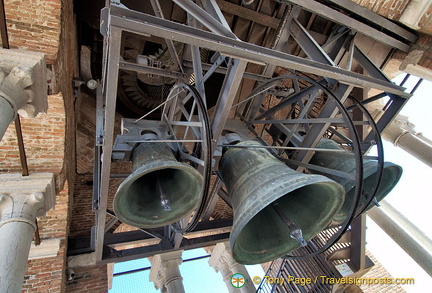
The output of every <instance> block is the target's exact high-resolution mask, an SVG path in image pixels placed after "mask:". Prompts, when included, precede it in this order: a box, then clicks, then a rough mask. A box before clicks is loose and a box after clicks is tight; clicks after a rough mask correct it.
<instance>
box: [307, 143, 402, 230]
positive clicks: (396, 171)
mask: <svg viewBox="0 0 432 293" xmlns="http://www.w3.org/2000/svg"><path fill="white" fill-rule="evenodd" d="M317 148H322V149H336V150H345V149H344V148H343V147H341V146H340V145H339V144H338V143H337V142H335V141H334V140H331V139H327V138H323V139H321V141H320V142H319V143H318V144H317ZM310 162H311V163H312V164H314V165H318V166H322V167H326V168H330V169H334V170H338V171H342V172H346V173H349V174H352V175H354V174H355V168H356V164H355V158H354V156H353V154H352V153H351V152H349V151H346V152H344V153H340V152H338V153H329V152H316V153H315V154H314V156H313V157H312V159H311V161H310ZM383 165H384V166H383V167H384V168H383V175H382V178H381V184H380V186H379V188H378V191H377V193H376V194H375V198H376V200H377V201H378V202H379V201H381V200H382V199H383V198H384V197H385V196H386V195H387V194H388V193H389V192H390V191H391V190H392V189H393V188H394V187H395V186H396V184H397V183H398V181H399V179H400V177H401V176H402V167H401V166H399V165H396V164H393V163H390V162H384V164H383ZM377 171H378V162H377V161H376V160H370V159H365V160H363V190H364V191H366V192H370V191H372V188H373V187H374V185H375V180H376V176H377V174H376V173H377ZM311 172H316V171H314V170H311ZM317 173H319V172H317ZM325 175H326V176H327V177H329V178H331V179H333V180H334V181H336V182H339V183H340V184H341V185H342V186H343V187H344V188H345V191H346V196H345V202H344V204H343V206H342V209H341V210H340V212H339V213H338V214H337V215H336V216H335V218H334V219H333V221H334V222H335V223H342V222H343V221H344V220H345V219H346V217H347V215H348V212H349V210H350V208H351V205H352V202H353V199H354V192H355V181H354V180H350V179H347V178H342V177H339V176H336V175H330V174H325ZM366 199H367V198H366V197H364V196H362V197H361V198H360V203H359V207H362V206H363V205H364V204H365V203H366ZM373 206H374V205H373V203H371V204H370V205H369V206H368V207H367V209H366V210H369V209H371V208H372V207H373Z"/></svg>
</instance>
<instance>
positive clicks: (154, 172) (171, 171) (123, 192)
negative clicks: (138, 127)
mask: <svg viewBox="0 0 432 293" xmlns="http://www.w3.org/2000/svg"><path fill="white" fill-rule="evenodd" d="M132 162H133V172H132V174H130V175H129V176H128V177H127V178H126V179H125V180H124V181H123V182H122V183H121V185H120V186H119V188H118V190H117V193H116V195H115V198H114V212H115V213H116V216H117V217H118V218H119V219H120V220H121V221H122V222H124V223H126V224H128V225H131V226H135V227H140V228H156V227H161V226H166V225H169V224H172V223H174V222H177V221H179V220H180V219H182V218H183V217H185V216H186V215H187V214H188V213H190V212H192V211H193V210H194V209H195V208H196V206H197V205H198V202H199V198H200V196H201V192H202V185H203V183H202V181H203V179H202V176H201V174H200V173H199V172H198V171H197V170H196V169H194V168H193V167H191V166H189V165H186V164H184V163H180V162H178V161H177V160H176V158H175V157H174V154H173V152H172V151H171V149H170V148H169V147H168V146H167V145H166V144H164V143H157V142H147V143H141V144H140V145H139V146H138V147H137V148H136V149H135V150H134V152H133V154H132Z"/></svg>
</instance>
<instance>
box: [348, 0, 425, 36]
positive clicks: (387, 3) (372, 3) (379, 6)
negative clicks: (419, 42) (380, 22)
mask: <svg viewBox="0 0 432 293" xmlns="http://www.w3.org/2000/svg"><path fill="white" fill-rule="evenodd" d="M352 1H353V2H355V3H357V4H359V5H360V6H363V7H366V8H367V9H369V10H372V11H373V12H376V13H378V14H379V15H381V16H384V17H385V18H388V19H392V20H396V21H397V20H399V18H400V17H401V15H402V13H403V12H404V10H405V8H406V7H407V5H408V4H409V3H410V2H412V1H414V0H352ZM418 26H419V27H420V29H419V31H420V32H422V33H426V34H432V4H431V5H430V6H429V9H428V11H427V12H426V13H425V14H424V15H419V22H418Z"/></svg>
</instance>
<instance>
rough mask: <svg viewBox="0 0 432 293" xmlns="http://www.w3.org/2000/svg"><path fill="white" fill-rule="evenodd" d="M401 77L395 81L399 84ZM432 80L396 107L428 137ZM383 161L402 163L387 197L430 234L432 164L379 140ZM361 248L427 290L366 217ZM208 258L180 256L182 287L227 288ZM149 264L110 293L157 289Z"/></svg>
mask: <svg viewBox="0 0 432 293" xmlns="http://www.w3.org/2000/svg"><path fill="white" fill-rule="evenodd" d="M402 78H403V76H399V77H398V78H396V79H395V80H394V81H395V82H396V83H397V84H399V83H400V81H401V80H402ZM417 80H418V78H416V77H411V78H410V79H409V80H408V82H407V84H406V85H405V86H406V87H407V88H408V89H410V88H412V87H413V86H414V84H415V83H416V82H417ZM431 93H432V82H428V81H423V83H422V85H421V87H420V88H418V89H417V91H416V93H415V95H414V96H413V97H411V98H410V100H409V101H408V102H407V104H406V105H405V106H404V108H403V109H402V111H401V114H403V115H405V116H408V117H409V121H410V122H412V123H414V124H415V125H416V128H415V129H416V131H417V132H421V133H422V134H423V135H424V136H425V137H427V138H429V139H432V127H431V126H432V114H431V109H432V94H431ZM384 158H385V161H389V162H392V163H396V164H398V165H401V166H402V167H403V170H404V171H403V175H402V178H401V180H400V181H399V183H398V184H397V185H396V187H395V188H394V189H393V190H392V191H391V192H390V194H389V195H388V196H387V197H386V201H388V202H389V203H390V204H392V205H393V206H394V207H395V208H396V209H398V210H399V211H400V212H401V213H402V214H404V215H405V216H406V217H407V218H408V219H409V220H410V221H411V222H412V223H413V224H415V225H416V226H417V227H419V228H420V229H422V230H423V232H424V233H425V234H426V235H427V236H429V237H430V238H432V224H431V223H432V212H431V206H432V188H431V186H430V185H431V179H432V168H430V167H428V166H427V165H425V164H424V163H422V162H420V161H419V160H418V159H416V158H415V157H413V156H411V155H410V154H408V153H407V152H405V151H404V150H402V149H400V148H398V147H395V146H393V145H392V144H391V143H389V142H386V141H384ZM366 242H367V245H366V248H367V249H368V250H369V251H370V252H371V253H372V254H373V255H374V256H375V257H376V258H377V259H378V261H380V263H381V264H382V265H383V266H384V267H385V268H386V269H387V270H388V271H389V272H390V274H391V275H392V276H393V277H394V278H414V279H415V284H414V285H404V289H405V290H406V291H407V292H408V293H417V292H430V288H432V278H431V277H430V276H429V275H428V274H427V273H425V272H424V271H423V270H422V269H421V268H420V267H419V266H418V265H417V264H416V263H415V262H414V261H413V260H412V259H411V258H410V257H409V256H408V255H407V254H406V253H405V252H404V251H403V250H402V249H401V248H400V247H399V246H398V245H397V244H396V243H395V242H394V241H393V240H392V239H391V238H390V237H389V236H388V235H387V234H386V233H385V232H383V231H382V230H381V229H380V228H379V227H378V226H377V225H376V224H375V223H374V222H373V221H372V220H371V219H369V218H368V220H367V235H366ZM206 255H207V253H206V252H205V250H204V249H202V248H200V249H195V250H189V251H185V252H184V253H183V259H184V260H187V259H191V258H195V257H200V256H206ZM208 260H209V258H208V257H207V258H202V259H199V260H194V261H189V262H188V261H185V262H183V263H182V264H181V266H180V270H181V274H182V277H183V284H184V287H185V291H186V292H203V288H205V292H207V293H224V292H228V289H227V287H226V285H225V282H224V281H223V279H222V275H221V274H220V273H216V271H215V270H214V269H213V268H212V267H210V266H209V265H208ZM149 267H150V262H149V261H148V260H147V259H139V260H135V261H131V262H124V263H118V264H116V265H115V266H114V273H117V272H124V271H129V270H134V269H141V268H149ZM247 268H248V271H249V274H250V277H252V278H253V277H254V276H260V277H262V276H264V272H263V271H262V269H261V267H260V266H259V265H258V266H247ZM149 274H150V269H147V270H144V271H142V272H138V273H132V274H127V275H122V276H116V277H114V278H113V288H112V290H110V291H109V293H123V292H126V293H135V292H137V293H138V292H140V293H143V292H146V293H147V292H148V293H153V292H159V290H156V289H155V288H154V285H153V283H152V282H150V281H149Z"/></svg>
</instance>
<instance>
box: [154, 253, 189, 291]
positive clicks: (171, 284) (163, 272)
mask: <svg viewBox="0 0 432 293" xmlns="http://www.w3.org/2000/svg"><path fill="white" fill-rule="evenodd" d="M182 253H183V250H179V251H172V252H167V253H163V254H158V255H155V256H154V257H153V259H152V267H151V271H150V281H152V282H153V283H154V284H155V287H156V289H161V292H167V293H184V292H185V290H184V287H183V278H182V276H181V274H180V269H179V266H180V264H181V263H182V261H183V260H182V258H181V255H182Z"/></svg>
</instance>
